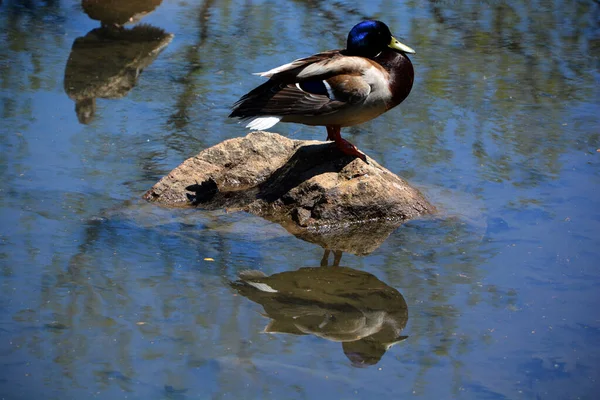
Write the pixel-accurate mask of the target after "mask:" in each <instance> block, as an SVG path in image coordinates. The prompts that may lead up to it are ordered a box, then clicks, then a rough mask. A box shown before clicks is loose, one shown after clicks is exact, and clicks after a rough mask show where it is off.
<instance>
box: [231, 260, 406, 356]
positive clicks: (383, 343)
mask: <svg viewBox="0 0 600 400" xmlns="http://www.w3.org/2000/svg"><path fill="white" fill-rule="evenodd" d="M326 255H327V253H326ZM338 261H339V260H338ZM334 264H335V261H334ZM231 286H232V287H233V288H234V289H235V290H237V291H238V292H239V293H240V294H241V295H243V296H244V297H247V298H248V299H250V300H252V301H253V302H255V303H258V304H260V305H262V306H263V308H264V310H265V316H266V317H268V318H270V319H271V321H270V322H269V323H268V324H267V326H266V327H265V329H264V332H266V333H274V334H280V333H285V334H293V335H314V336H317V337H320V338H323V339H327V340H331V341H334V342H340V343H341V344H342V350H343V352H344V354H345V355H346V357H347V358H348V359H349V360H350V361H351V362H352V365H353V366H358V367H363V366H369V365H375V364H377V363H378V362H379V360H381V358H382V357H383V355H384V354H385V353H386V351H387V350H389V349H390V348H391V347H392V346H393V345H394V344H397V343H399V342H401V341H403V340H405V339H406V338H407V336H403V335H401V334H400V333H401V332H402V330H403V329H404V327H405V326H406V323H407V321H408V307H407V305H406V301H405V300H404V297H403V296H402V294H401V293H400V292H398V291H397V290H396V289H394V288H392V287H390V286H388V285H387V284H385V283H384V282H382V281H380V280H379V279H377V278H376V277H375V276H374V275H371V274H369V273H367V272H363V271H358V270H355V269H352V268H348V267H340V266H333V267H316V268H313V267H306V268H300V269H299V270H297V271H289V272H281V273H277V274H273V275H271V276H266V275H265V274H263V273H262V272H260V271H243V272H241V273H240V274H239V280H237V281H235V282H231Z"/></svg>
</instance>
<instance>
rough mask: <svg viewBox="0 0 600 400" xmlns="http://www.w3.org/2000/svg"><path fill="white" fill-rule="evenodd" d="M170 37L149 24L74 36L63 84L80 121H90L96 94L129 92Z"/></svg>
mask: <svg viewBox="0 0 600 400" xmlns="http://www.w3.org/2000/svg"><path fill="white" fill-rule="evenodd" d="M172 39H173V35H172V34H168V33H165V31H163V30H162V29H160V28H155V27H152V26H149V25H138V26H136V27H134V28H132V29H121V30H118V31H114V30H109V29H105V28H98V29H94V30H92V31H90V32H89V33H88V34H87V35H86V36H84V37H80V38H77V39H75V42H74V43H73V48H72V49H71V54H70V55H69V60H68V61H67V66H66V68H65V81H64V86H65V92H66V93H67V95H68V96H69V97H70V98H71V99H73V100H75V110H76V112H77V116H78V118H79V120H80V122H82V123H88V122H89V121H91V119H92V118H93V116H94V112H95V108H96V104H95V99H96V98H97V97H100V98H113V99H114V98H120V97H123V96H125V95H126V94H127V93H129V91H130V90H131V89H132V88H133V87H134V86H135V84H136V83H137V79H138V76H139V74H140V73H141V71H142V70H143V69H144V68H145V67H147V66H148V65H150V64H151V63H152V61H154V59H155V58H156V56H157V55H158V54H159V53H160V51H161V50H162V49H164V48H165V47H166V46H167V45H168V44H169V43H170V42H171V40H172Z"/></svg>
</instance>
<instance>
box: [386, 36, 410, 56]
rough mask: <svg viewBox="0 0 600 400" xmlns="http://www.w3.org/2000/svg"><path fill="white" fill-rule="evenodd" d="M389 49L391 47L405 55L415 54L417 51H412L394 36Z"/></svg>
mask: <svg viewBox="0 0 600 400" xmlns="http://www.w3.org/2000/svg"><path fill="white" fill-rule="evenodd" d="M388 46H389V47H391V48H392V49H396V50H399V51H401V52H403V53H409V54H415V53H416V51H414V50H413V49H411V48H410V47H408V46H407V45H405V44H403V43H400V41H399V40H398V39H396V38H395V37H393V36H392V40H391V41H390V44H388Z"/></svg>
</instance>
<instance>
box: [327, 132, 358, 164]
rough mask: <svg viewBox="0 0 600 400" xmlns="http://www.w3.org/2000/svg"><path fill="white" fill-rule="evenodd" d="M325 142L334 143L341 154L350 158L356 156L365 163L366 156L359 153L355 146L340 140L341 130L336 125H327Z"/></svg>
mask: <svg viewBox="0 0 600 400" xmlns="http://www.w3.org/2000/svg"><path fill="white" fill-rule="evenodd" d="M326 128H327V140H332V141H334V142H335V144H336V146H337V148H338V149H340V150H341V152H342V153H344V154H348V155H351V156H356V157H358V158H360V159H361V160H363V161H364V162H367V156H365V155H364V154H363V153H361V152H360V151H359V150H358V149H357V148H356V146H355V145H353V144H352V143H350V142H349V141H347V140H345V139H342V136H341V134H340V132H341V130H342V128H341V127H340V126H338V125H327V126H326Z"/></svg>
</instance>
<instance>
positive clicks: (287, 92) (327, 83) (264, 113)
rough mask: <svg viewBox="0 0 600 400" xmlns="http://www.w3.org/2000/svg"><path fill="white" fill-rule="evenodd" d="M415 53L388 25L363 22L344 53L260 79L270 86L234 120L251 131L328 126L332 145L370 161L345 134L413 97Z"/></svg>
mask: <svg viewBox="0 0 600 400" xmlns="http://www.w3.org/2000/svg"><path fill="white" fill-rule="evenodd" d="M414 52H415V51H414V50H413V49H411V48H410V47H408V46H406V45H404V44H402V43H400V42H399V41H398V40H397V39H396V38H394V37H393V36H392V34H391V32H390V29H389V28H388V27H387V25H386V24H384V23H383V22H380V21H363V22H361V23H359V24H358V25H356V26H354V28H352V30H351V31H350V33H349V34H348V41H347V45H346V49H344V50H330V51H325V52H323V53H318V54H315V55H313V56H310V57H306V58H301V59H298V60H296V61H292V62H291V63H289V64H285V65H282V66H280V67H277V68H273V69H271V70H269V71H266V72H261V73H258V74H257V75H260V76H264V77H267V78H269V80H268V81H267V82H265V83H263V84H262V85H260V86H259V87H257V88H256V89H254V90H252V91H251V92H249V93H247V94H245V95H244V96H243V97H242V98H241V99H240V100H238V101H237V103H235V104H234V105H233V110H232V112H231V114H230V115H229V117H231V118H240V119H242V120H248V121H249V123H248V125H246V127H247V128H250V129H268V128H270V127H272V126H273V125H275V124H276V123H278V122H280V121H281V122H296V123H300V124H305V125H318V126H322V125H324V126H325V127H326V128H327V140H333V141H334V142H335V143H336V145H337V147H338V148H339V149H340V150H341V151H342V152H344V153H345V154H350V155H355V156H357V157H359V158H361V159H362V160H363V161H366V156H365V155H364V154H363V153H361V152H360V151H359V150H358V149H357V148H356V146H354V145H353V144H351V143H350V142H348V141H346V140H344V139H342V137H341V136H340V129H341V127H343V126H352V125H357V124H361V123H363V122H366V121H369V120H371V119H373V118H375V117H377V116H379V115H381V114H383V113H384V112H386V111H387V110H389V109H391V108H393V107H395V106H397V105H398V104H400V103H401V102H402V101H403V100H404V99H405V98H406V96H408V94H409V93H410V89H411V88H412V84H413V78H414V71H413V66H412V63H411V62H410V59H409V58H408V57H407V56H406V53H414Z"/></svg>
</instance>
